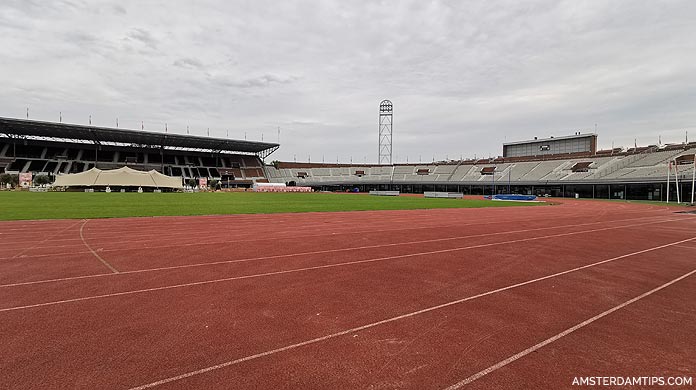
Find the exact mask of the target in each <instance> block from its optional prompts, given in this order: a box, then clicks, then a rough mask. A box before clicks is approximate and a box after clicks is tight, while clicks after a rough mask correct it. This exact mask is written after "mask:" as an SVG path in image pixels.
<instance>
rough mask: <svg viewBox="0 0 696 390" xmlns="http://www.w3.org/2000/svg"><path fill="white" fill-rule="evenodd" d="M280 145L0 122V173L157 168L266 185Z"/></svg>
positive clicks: (186, 176) (228, 181) (168, 172)
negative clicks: (267, 165)
mask: <svg viewBox="0 0 696 390" xmlns="http://www.w3.org/2000/svg"><path fill="white" fill-rule="evenodd" d="M278 147H279V145H278V144H275V143H268V142H252V141H240V140H232V139H223V138H213V137H201V136H194V135H182V134H172V133H166V132H164V133H155V132H150V131H141V130H128V129H120V128H106V127H95V126H84V125H75V124H66V123H54V122H42V121H34V120H24V119H13V118H0V172H3V171H4V172H5V173H11V174H20V173H27V172H31V173H33V174H34V175H47V176H56V175H59V174H69V173H80V172H85V171H88V170H90V169H92V168H95V167H96V168H98V169H105V170H109V169H117V168H122V167H124V166H127V167H129V168H132V169H135V170H138V171H150V170H155V171H157V172H160V173H162V174H165V175H168V176H178V177H183V178H184V180H188V179H200V178H207V179H208V180H219V181H220V184H221V185H222V186H223V187H232V186H234V187H250V186H252V185H253V183H255V182H267V181H268V180H267V179H266V174H265V171H264V164H263V162H262V159H263V158H265V157H267V156H268V155H270V154H271V153H273V152H274V151H275V150H277V149H278Z"/></svg>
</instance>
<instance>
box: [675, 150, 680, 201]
mask: <svg viewBox="0 0 696 390" xmlns="http://www.w3.org/2000/svg"><path fill="white" fill-rule="evenodd" d="M674 184H675V185H676V186H677V204H679V203H681V198H680V196H679V170H678V169H677V160H674Z"/></svg>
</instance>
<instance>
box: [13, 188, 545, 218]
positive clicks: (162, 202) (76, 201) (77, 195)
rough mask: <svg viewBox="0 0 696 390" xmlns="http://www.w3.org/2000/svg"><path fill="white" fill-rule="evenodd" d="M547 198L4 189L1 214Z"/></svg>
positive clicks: (125, 213)
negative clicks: (10, 190)
mask: <svg viewBox="0 0 696 390" xmlns="http://www.w3.org/2000/svg"><path fill="white" fill-rule="evenodd" d="M539 204H543V203H523V202H492V201H487V200H469V199H467V200H462V199H425V198H420V197H412V196H400V197H381V196H369V195H359V194H327V193H312V194H301V193H253V192H248V193H247V192H241V193H240V192H232V193H224V192H218V193H143V194H138V193H110V194H107V193H98V192H95V193H84V192H47V193H36V192H8V191H0V220H20V219H58V218H112V217H150V216H164V215H220V214H258V213H299V212H308V211H358V210H411V209H435V208H467V207H511V206H520V205H525V206H529V205H539Z"/></svg>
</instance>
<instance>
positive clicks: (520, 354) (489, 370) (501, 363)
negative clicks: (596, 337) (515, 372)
mask: <svg viewBox="0 0 696 390" xmlns="http://www.w3.org/2000/svg"><path fill="white" fill-rule="evenodd" d="M695 273H696V269H694V270H692V271H691V272H688V273H685V274H684V275H682V276H680V277H678V278H676V279H673V280H671V281H669V282H667V283H665V284H663V285H661V286H659V287H656V288H654V289H652V290H650V291H648V292H645V293H643V294H641V295H638V296H637V297H635V298H632V299H629V300H628V301H626V302H624V303H622V304H620V305H617V306H614V307H612V308H611V309H609V310H606V311H603V312H602V313H599V314H597V315H596V316H594V317H592V318H589V319H587V320H585V321H583V322H581V323H579V324H577V325H575V326H572V327H570V328H568V329H566V330H564V331H563V332H561V333H558V334H556V335H555V336H552V337H549V338H548V339H546V340H544V341H542V342H540V343H538V344H536V345H533V346H531V347H529V348H527V349H525V350H524V351H521V352H518V353H516V354H514V355H512V356H510V357H508V358H507V359H505V360H501V361H499V362H498V363H496V364H494V365H492V366H490V367H488V368H486V369H485V370H482V371H479V372H477V373H476V374H474V375H472V376H470V377H468V378H466V379H464V380H462V381H460V382H457V383H455V384H453V385H452V386H449V387H447V388H446V389H445V390H456V389H459V388H461V387H462V386H465V385H468V384H469V383H471V382H473V381H475V380H478V379H480V378H481V377H484V376H486V375H488V374H490V373H492V372H493V371H496V370H498V369H499V368H502V367H505V366H507V365H508V364H510V363H512V362H514V361H515V360H518V359H520V358H523V357H525V356H527V355H529V354H530V353H532V352H534V351H536V350H538V349H540V348H542V347H544V346H546V345H549V344H551V343H553V342H554V341H557V340H558V339H560V338H562V337H565V336H567V335H569V334H571V333H573V332H575V331H576V330H578V329H580V328H583V327H585V326H587V325H589V324H591V323H593V322H595V321H597V320H599V319H600V318H602V317H606V316H608V315H609V314H611V313H613V312H615V311H617V310H620V309H623V308H624V307H626V306H628V305H630V304H632V303H634V302H636V301H639V300H641V299H643V298H645V297H647V296H649V295H652V294H654V293H656V292H658V291H660V290H662V289H664V288H667V287H669V286H671V285H673V284H674V283H677V282H678V281H680V280H682V279H685V278H688V277H689V276H691V275H693V274H695Z"/></svg>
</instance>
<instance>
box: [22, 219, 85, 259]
mask: <svg viewBox="0 0 696 390" xmlns="http://www.w3.org/2000/svg"><path fill="white" fill-rule="evenodd" d="M79 223H80V221H77V222H75V223H73V224H72V225H70V226H68V227H66V228H65V229H61V230H59V231H57V232H52V234H49V235H48V236H46V237H45V238H44V239H43V240H41V241H39V242H38V243H36V242H34V243H33V245H32V246H30V247H25V248H24V249H23V250H22V251H20V252H17V253H15V254H14V256H12V257H11V258H12V259H16V258H18V257H20V256H21V255H23V254H24V253H27V252H29V251H30V250H32V249H34V248H36V247H38V246H41V245H42V244H44V243H45V242H46V241H48V240H50V239H52V238H53V237H55V236H57V235H59V234H62V233H65V232H67V231H68V230H70V229H72V228H73V227H75V226H77V225H78V224H79ZM47 233H48V232H47Z"/></svg>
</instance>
